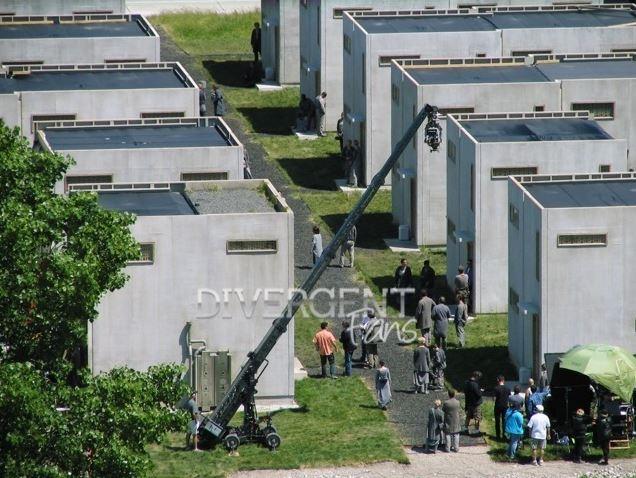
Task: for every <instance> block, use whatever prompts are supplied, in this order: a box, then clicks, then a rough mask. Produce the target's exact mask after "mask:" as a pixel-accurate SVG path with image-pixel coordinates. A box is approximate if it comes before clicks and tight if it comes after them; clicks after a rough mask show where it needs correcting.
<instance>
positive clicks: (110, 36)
mask: <svg viewBox="0 0 636 478" xmlns="http://www.w3.org/2000/svg"><path fill="white" fill-rule="evenodd" d="M160 60H161V57H160V54H159V35H158V34H157V32H156V31H155V29H154V28H153V27H152V25H150V23H148V21H147V20H146V19H145V18H144V17H142V16H140V15H72V16H67V17H60V16H54V17H53V16H47V17H44V18H43V17H14V16H8V17H4V16H0V63H2V64H8V63H11V64H21V65H24V64H32V65H41V64H43V63H54V64H55V63H57V64H60V63H121V62H136V63H142V62H147V61H149V62H158V61H160Z"/></svg>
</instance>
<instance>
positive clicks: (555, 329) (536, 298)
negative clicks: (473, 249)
mask: <svg viewBox="0 0 636 478" xmlns="http://www.w3.org/2000/svg"><path fill="white" fill-rule="evenodd" d="M511 189H512V187H511ZM517 189H518V188H517ZM510 197H511V201H513V200H514V201H515V203H516V204H518V205H519V206H520V207H522V209H521V210H523V211H524V214H523V215H521V217H520V226H521V227H520V230H519V231H516V230H515V228H512V227H511V228H509V248H510V258H511V262H510V264H509V278H510V285H511V287H515V288H517V290H520V291H521V293H520V301H521V302H529V303H533V304H536V305H537V307H538V310H539V311H540V320H541V334H540V354H541V357H543V356H544V354H546V353H562V352H565V351H567V350H568V349H569V348H571V347H573V346H574V345H580V344H589V343H598V342H601V343H607V344H612V345H618V346H621V347H624V348H626V349H627V350H629V351H630V352H632V353H634V352H636V334H635V332H634V315H633V311H634V307H635V306H636V297H635V296H634V294H633V291H632V290H631V288H630V286H629V283H630V275H631V270H632V269H633V264H634V263H635V261H636V255H635V252H634V250H635V248H634V245H633V240H632V238H633V237H634V233H635V232H636V231H634V227H635V226H634V224H636V222H635V221H634V214H635V209H634V207H607V208H603V207H598V208H572V209H549V210H543V211H540V209H539V208H537V207H536V206H534V203H533V202H532V201H531V200H529V199H528V198H527V196H526V200H525V202H523V203H520V199H521V197H522V193H521V192H519V191H517V192H516V193H514V194H513V193H512V192H511V196H510ZM540 214H541V215H542V217H541V218H540ZM536 231H540V237H541V248H542V251H541V256H542V258H541V276H540V277H541V286H540V287H541V292H540V293H539V284H538V282H537V281H536V277H535V262H534V251H535V246H534V241H535V239H534V238H535V233H536ZM564 233H607V239H608V244H607V246H605V247H573V248H567V247H557V246H556V244H557V236H558V235H559V234H564ZM513 258H515V261H514V262H513V261H512V259H513ZM573 278H577V279H578V278H584V279H583V281H584V287H582V286H581V284H582V282H581V281H580V280H573ZM508 315H509V335H510V342H509V350H510V354H511V356H512V358H513V360H514V362H515V364H517V365H518V366H523V367H528V368H531V367H532V346H533V335H532V322H531V320H528V319H527V318H526V317H524V316H523V315H522V314H517V313H516V312H514V311H513V312H509V314H508Z"/></svg>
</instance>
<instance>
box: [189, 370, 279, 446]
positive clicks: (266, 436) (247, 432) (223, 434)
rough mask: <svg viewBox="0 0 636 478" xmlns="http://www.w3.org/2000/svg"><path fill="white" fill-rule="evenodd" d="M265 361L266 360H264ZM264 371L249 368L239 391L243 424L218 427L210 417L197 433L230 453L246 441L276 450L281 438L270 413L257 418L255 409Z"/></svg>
mask: <svg viewBox="0 0 636 478" xmlns="http://www.w3.org/2000/svg"><path fill="white" fill-rule="evenodd" d="M265 362H266V363H267V361H265ZM264 371H265V369H264V368H263V369H262V370H261V372H260V374H259V375H258V376H255V373H254V372H255V370H254V369H249V371H248V373H247V376H246V379H245V383H246V387H245V389H244V390H243V391H242V393H241V400H240V401H241V405H243V424H242V425H241V426H238V427H232V426H227V427H225V428H221V427H219V426H218V425H217V424H216V423H214V422H213V421H212V420H210V419H206V420H204V421H203V423H202V424H201V427H200V428H199V434H200V435H201V438H202V439H203V440H209V439H210V438H211V439H212V445H213V446H214V445H216V444H219V443H221V444H222V445H223V446H224V447H225V449H226V450H227V451H229V452H230V453H234V452H236V450H237V449H238V447H239V446H240V445H244V444H246V443H260V444H261V445H264V446H266V447H267V448H269V449H270V450H271V451H274V450H276V449H277V448H278V447H279V446H280V443H281V438H280V435H279V434H278V432H277V431H276V428H275V427H274V426H273V425H272V417H271V415H267V416H266V417H265V418H259V417H258V412H257V411H256V401H255V399H254V396H255V395H256V384H257V383H258V379H259V378H260V376H261V375H262V373H263V372H264Z"/></svg>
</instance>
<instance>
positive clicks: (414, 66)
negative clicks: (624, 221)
mask: <svg viewBox="0 0 636 478" xmlns="http://www.w3.org/2000/svg"><path fill="white" fill-rule="evenodd" d="M533 61H534V64H533ZM391 81H392V83H391V84H392V86H391V90H392V97H393V100H392V113H391V114H392V119H391V135H392V138H393V141H396V140H397V138H401V137H402V136H403V134H404V131H405V130H406V128H408V126H409V125H410V124H411V122H412V119H413V116H414V114H415V113H416V112H417V111H419V110H420V108H421V107H422V106H423V105H424V104H425V103H426V102H428V103H430V104H433V105H436V106H438V107H439V108H440V109H441V111H442V113H473V112H476V113H489V112H501V111H569V110H583V111H591V112H592V117H593V118H594V119H596V120H597V121H602V125H603V129H605V130H606V131H607V132H608V133H609V134H610V135H612V136H613V137H615V138H621V139H626V140H627V144H628V148H630V147H631V142H632V141H633V140H634V139H636V131H635V128H636V121H634V120H633V116H632V115H633V114H634V112H635V111H636V105H635V104H634V101H635V100H636V97H635V96H633V95H632V93H631V91H632V89H633V88H632V85H633V84H634V83H635V82H636V61H635V60H634V58H633V57H632V56H631V55H629V54H622V53H613V54H609V53H608V54H586V55H537V56H535V57H534V58H532V59H530V61H529V60H526V59H524V58H519V57H516V58H512V57H510V58H470V59H451V60H403V61H399V62H398V61H395V60H394V65H393V66H392V80H391ZM445 123H446V121H445V120H443V121H441V124H442V126H443V127H444V128H445ZM446 158H447V151H446V143H445V142H443V143H442V146H441V147H440V150H439V152H436V153H430V152H429V149H428V148H427V147H426V145H425V144H424V140H423V128H420V131H419V132H418V133H417V137H416V138H415V140H414V141H413V143H412V145H411V146H409V147H407V148H406V150H405V151H404V154H403V155H402V157H401V158H400V160H399V164H398V165H397V166H396V168H394V170H393V173H392V176H393V187H392V198H393V219H394V221H395V222H396V223H397V224H399V225H403V226H404V227H403V228H401V229H402V231H403V235H407V233H406V231H409V232H410V235H411V236H412V237H413V238H414V240H415V241H416V242H417V244H429V245H430V244H446ZM628 165H629V167H630V168H633V167H634V166H635V161H634V159H633V155H630V156H628Z"/></svg>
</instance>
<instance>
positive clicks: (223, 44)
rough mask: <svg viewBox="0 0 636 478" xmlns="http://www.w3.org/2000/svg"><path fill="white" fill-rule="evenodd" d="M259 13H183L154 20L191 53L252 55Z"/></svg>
mask: <svg viewBox="0 0 636 478" xmlns="http://www.w3.org/2000/svg"><path fill="white" fill-rule="evenodd" d="M260 21H261V14H260V12H257V11H254V12H245V13H235V14H232V15H219V14H215V13H203V12H195V11H192V12H184V13H178V14H174V13H166V14H163V15H157V16H153V17H152V18H151V22H152V23H153V24H155V25H160V26H162V27H163V28H164V29H165V30H166V31H167V32H168V33H169V34H170V36H171V37H172V39H173V40H174V41H175V42H176V43H177V44H178V45H179V46H180V47H181V48H182V49H183V50H185V51H186V52H188V53H189V54H190V55H196V56H206V55H228V54H229V55H234V56H239V55H243V56H247V57H248V58H249V57H251V55H252V47H251V45H250V35H251V32H252V27H253V25H254V22H260Z"/></svg>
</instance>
